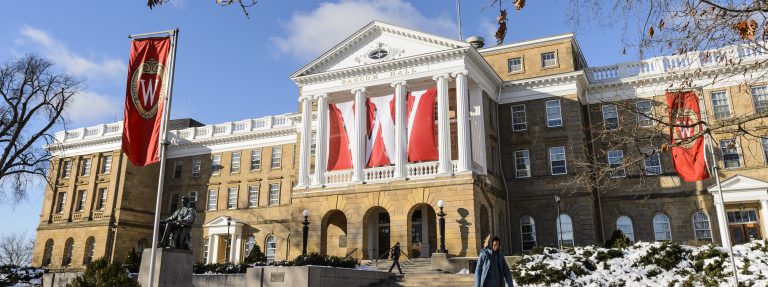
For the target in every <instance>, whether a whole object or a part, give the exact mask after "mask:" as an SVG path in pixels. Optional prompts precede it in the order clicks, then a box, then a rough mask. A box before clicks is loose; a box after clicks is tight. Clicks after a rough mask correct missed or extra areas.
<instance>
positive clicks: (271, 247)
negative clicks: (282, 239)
mask: <svg viewBox="0 0 768 287" xmlns="http://www.w3.org/2000/svg"><path fill="white" fill-rule="evenodd" d="M266 241H267V242H266V244H264V246H266V248H267V254H266V255H267V261H275V254H276V253H277V252H276V251H277V238H275V235H274V234H270V235H269V236H267V240H266Z"/></svg>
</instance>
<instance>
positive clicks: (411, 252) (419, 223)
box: [403, 203, 437, 258]
mask: <svg viewBox="0 0 768 287" xmlns="http://www.w3.org/2000/svg"><path fill="white" fill-rule="evenodd" d="M403 251H405V252H408V256H410V257H412V258H418V257H422V258H426V257H430V256H432V253H434V252H435V251H437V215H436V213H435V209H434V208H432V206H431V205H429V204H426V203H421V204H417V205H415V206H413V207H412V208H411V210H410V211H409V212H408V250H403Z"/></svg>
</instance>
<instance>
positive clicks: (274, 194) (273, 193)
mask: <svg viewBox="0 0 768 287" xmlns="http://www.w3.org/2000/svg"><path fill="white" fill-rule="evenodd" d="M279 204H280V184H279V183H270V184H269V205H279Z"/></svg>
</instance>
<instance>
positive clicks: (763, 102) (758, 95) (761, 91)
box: [752, 86, 768, 113]
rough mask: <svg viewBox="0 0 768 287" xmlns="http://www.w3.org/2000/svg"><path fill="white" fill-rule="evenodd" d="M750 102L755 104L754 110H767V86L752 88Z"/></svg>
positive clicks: (759, 111) (758, 111) (761, 111)
mask: <svg viewBox="0 0 768 287" xmlns="http://www.w3.org/2000/svg"><path fill="white" fill-rule="evenodd" d="M752 103H753V104H754V106H755V112H757V113H763V112H767V111H768V88H766V87H765V86H763V87H754V88H752Z"/></svg>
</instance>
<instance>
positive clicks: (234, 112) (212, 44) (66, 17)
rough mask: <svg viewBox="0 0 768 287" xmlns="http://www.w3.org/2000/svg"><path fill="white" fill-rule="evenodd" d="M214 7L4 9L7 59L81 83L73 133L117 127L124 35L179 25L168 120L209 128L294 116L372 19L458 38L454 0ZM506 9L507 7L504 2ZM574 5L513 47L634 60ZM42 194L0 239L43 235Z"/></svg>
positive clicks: (526, 19) (183, 0)
mask: <svg viewBox="0 0 768 287" xmlns="http://www.w3.org/2000/svg"><path fill="white" fill-rule="evenodd" d="M214 2H215V1H214V0H207V1H199V0H171V1H170V2H169V3H168V4H165V5H164V6H161V7H157V8H155V9H154V10H149V9H148V8H147V7H146V5H145V3H146V1H42V2H41V1H9V2H7V3H4V5H3V9H2V10H0V62H7V61H10V60H12V59H14V58H16V57H19V56H21V55H24V54H26V53H37V54H39V55H41V56H44V57H46V58H49V59H50V60H51V61H53V62H54V63H55V64H56V67H57V68H58V69H61V70H63V71H66V72H68V73H71V74H73V75H75V76H77V77H78V78H80V79H82V80H83V83H84V88H83V89H82V93H80V94H79V95H78V96H77V97H76V100H75V102H74V103H73V105H72V106H71V109H70V112H69V115H68V117H69V119H70V121H71V122H70V126H71V127H81V126H91V125H95V124H100V123H106V122H113V121H117V120H121V119H122V105H123V101H124V99H123V97H124V93H125V92H124V91H125V78H126V72H127V58H128V48H129V39H128V38H127V35H128V34H132V33H144V32H151V31H158V30H165V29H170V28H176V27H178V28H179V29H180V31H181V32H180V37H179V48H178V55H177V64H176V75H175V83H174V95H173V97H174V98H173V103H172V117H174V118H180V117H192V118H195V119H197V120H199V121H201V122H203V123H206V124H212V123H220V122H226V121H234V120H240V119H245V118H255V117H262V116H267V115H271V114H282V113H287V112H292V111H295V110H296V108H297V105H298V103H297V99H298V97H297V95H298V89H297V88H296V86H295V85H294V84H293V82H292V81H291V80H290V79H289V75H290V74H291V73H292V72H294V71H296V70H297V69H298V68H300V67H301V66H303V65H304V64H306V63H308V62H309V61H311V60H312V59H314V58H315V57H316V56H318V55H320V54H321V53H322V52H324V51H325V50H326V49H328V48H330V47H331V46H333V45H334V44H336V43H338V42H339V41H341V40H343V39H344V38H346V37H347V36H349V35H350V34H352V33H353V32H355V31H356V30H357V29H359V28H361V27H363V26H364V25H365V24H367V23H369V22H370V21H372V20H380V21H384V22H388V23H391V24H395V25H401V26H405V27H409V28H414V29H417V30H422V31H425V32H430V33H434V34H438V35H442V36H447V37H450V38H454V39H456V38H458V32H457V30H456V14H455V13H456V4H455V1H453V0H440V1H438V0H424V1H410V2H408V1H405V0H333V1H309V0H285V1H275V0H271V1H270V0H264V1H259V3H258V4H257V5H256V6H255V7H253V8H252V9H250V10H249V12H250V14H251V15H250V19H247V18H246V17H245V16H244V15H243V13H242V11H241V10H240V9H239V8H237V7H219V6H217V5H216V4H214ZM487 2H489V1H486V0H463V1H462V13H461V15H462V29H463V32H464V36H465V37H467V36H471V35H481V36H484V37H485V38H486V42H487V43H489V45H492V44H493V43H494V42H495V41H494V40H493V37H492V35H493V32H495V29H496V27H495V25H494V22H495V17H496V14H497V11H496V10H495V9H486V10H485V11H481V10H482V9H481V8H482V6H483V4H484V3H487ZM507 2H512V1H505V2H504V3H505V5H509V3H507ZM568 5H569V3H568V1H528V3H527V5H526V7H525V9H523V10H521V11H514V9H513V8H510V9H508V10H509V19H510V21H509V22H508V24H507V25H508V29H509V30H508V32H507V39H506V43H510V42H516V41H523V40H528V39H533V38H539V37H545V36H548V35H553V34H562V33H568V32H576V37H577V40H578V41H579V44H580V45H581V48H582V50H583V52H584V54H585V56H586V59H587V62H588V64H589V65H590V66H600V65H607V64H613V63H617V62H624V61H633V60H636V59H637V56H633V55H632V54H631V53H630V54H629V55H622V54H621V49H622V44H621V41H620V37H621V35H622V33H626V32H625V31H623V30H622V29H619V28H620V27H604V26H600V25H591V26H590V27H587V28H582V29H581V30H579V31H574V27H573V26H572V25H570V24H568V23H566V21H565V19H566V12H567V8H568V7H567V6H568ZM42 198H43V189H42V188H38V189H35V190H30V192H29V198H28V199H27V200H26V201H24V202H21V203H18V204H8V203H0V219H4V221H5V222H10V224H5V223H4V224H2V225H0V234H2V233H6V232H10V231H24V230H27V231H28V232H29V233H30V234H33V233H34V230H35V228H36V227H37V222H38V216H39V213H40V209H41V205H42Z"/></svg>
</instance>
